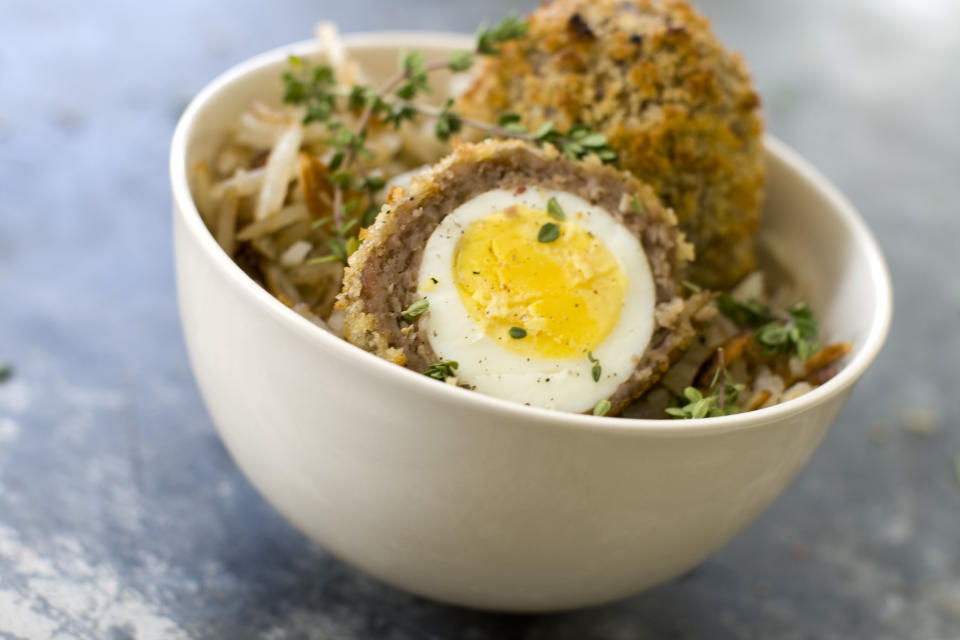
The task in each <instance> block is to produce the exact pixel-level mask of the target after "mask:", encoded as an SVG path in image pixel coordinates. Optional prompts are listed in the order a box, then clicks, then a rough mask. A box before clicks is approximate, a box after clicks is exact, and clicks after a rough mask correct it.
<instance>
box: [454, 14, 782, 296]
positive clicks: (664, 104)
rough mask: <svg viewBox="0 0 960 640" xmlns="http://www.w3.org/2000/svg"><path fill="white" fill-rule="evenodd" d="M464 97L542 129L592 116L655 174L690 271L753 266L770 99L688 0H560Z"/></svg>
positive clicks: (640, 170)
mask: <svg viewBox="0 0 960 640" xmlns="http://www.w3.org/2000/svg"><path fill="white" fill-rule="evenodd" d="M528 22H529V25H530V27H529V33H528V35H527V37H525V38H523V39H520V40H516V41H511V42H507V43H504V44H503V45H502V47H501V52H500V54H499V55H498V56H493V57H489V58H487V59H486V60H485V62H484V65H483V66H482V67H481V68H480V70H479V73H478V76H477V78H476V80H475V82H474V84H473V85H472V87H471V88H470V89H469V90H468V91H467V92H466V93H465V94H464V95H463V96H461V97H460V99H459V104H458V109H459V111H460V112H461V113H463V114H464V115H466V116H469V117H473V118H477V119H483V120H495V119H496V118H497V116H498V115H499V114H502V113H504V112H513V113H517V114H519V115H520V116H521V118H522V121H523V123H524V124H525V125H526V126H527V127H528V128H529V129H530V130H534V129H536V128H537V127H538V126H540V125H541V124H543V123H544V122H547V121H553V123H554V125H555V126H556V127H557V128H558V129H560V130H567V129H569V128H570V127H571V126H572V125H574V124H577V123H583V124H586V125H588V126H590V127H591V128H592V129H593V130H595V131H597V132H600V133H603V134H604V135H606V136H607V139H608V141H609V142H610V145H611V146H612V147H613V148H614V149H616V150H617V152H618V154H619V160H618V165H619V166H620V168H622V169H626V170H628V171H630V172H631V173H633V174H634V175H636V176H637V177H638V178H640V179H641V180H643V181H644V182H646V183H647V184H650V185H651V186H652V187H653V188H654V190H655V191H656V192H657V194H658V195H659V197H660V199H661V200H662V201H663V203H664V204H665V205H666V206H668V207H671V208H672V209H673V210H674V211H675V212H676V214H677V217H678V218H679V220H680V227H681V229H683V230H684V232H685V233H686V235H687V238H688V239H690V240H691V241H692V242H693V244H694V245H695V247H696V251H697V258H696V262H695V264H694V266H693V272H692V274H691V277H692V279H693V280H694V281H696V282H697V283H698V284H701V285H705V286H710V287H723V286H727V285H730V284H733V283H735V282H736V281H737V280H738V279H740V278H741V277H742V276H743V275H745V274H746V273H747V272H749V271H750V270H752V269H753V268H754V266H755V260H756V256H755V252H754V248H753V233H754V231H755V230H756V228H757V225H758V221H759V215H760V209H761V205H762V199H763V187H764V179H765V170H764V151H763V142H762V136H763V122H762V119H761V117H760V100H759V97H758V96H757V93H756V92H755V91H754V88H753V86H752V83H751V80H750V76H749V74H748V71H747V68H746V65H745V64H744V62H743V60H742V59H741V58H740V56H738V55H737V54H735V53H732V52H730V51H728V50H727V49H725V48H724V47H723V46H722V45H721V44H720V42H719V41H718V40H717V39H716V37H715V36H714V34H713V32H712V30H711V28H710V23H709V21H708V20H707V19H706V18H705V17H704V16H703V15H701V14H700V13H698V12H697V11H696V10H695V9H694V8H693V7H692V6H691V5H690V4H689V3H688V2H686V1H684V0H663V1H655V0H555V1H554V2H550V3H547V4H544V5H542V6H541V7H540V8H539V9H537V10H536V11H534V12H533V13H532V14H531V15H530V17H529V20H528Z"/></svg>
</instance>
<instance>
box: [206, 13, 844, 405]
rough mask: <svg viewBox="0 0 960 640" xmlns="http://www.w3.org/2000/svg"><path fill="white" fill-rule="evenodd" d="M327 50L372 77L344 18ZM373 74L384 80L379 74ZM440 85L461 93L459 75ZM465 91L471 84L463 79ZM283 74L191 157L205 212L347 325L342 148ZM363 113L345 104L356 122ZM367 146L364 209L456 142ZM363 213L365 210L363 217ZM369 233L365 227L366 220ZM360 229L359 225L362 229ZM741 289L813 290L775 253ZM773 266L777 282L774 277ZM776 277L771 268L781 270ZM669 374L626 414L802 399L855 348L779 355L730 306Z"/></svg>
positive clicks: (286, 287) (299, 302)
mask: <svg viewBox="0 0 960 640" xmlns="http://www.w3.org/2000/svg"><path fill="white" fill-rule="evenodd" d="M317 37H318V39H319V41H320V43H321V57H320V58H319V59H318V60H315V61H317V62H319V61H324V62H326V63H327V64H329V65H330V66H331V67H333V69H334V71H335V73H336V75H337V78H338V80H339V82H340V83H341V84H343V85H344V86H345V87H349V86H351V85H353V84H355V83H369V82H370V80H371V79H370V78H368V77H367V74H366V73H365V71H364V69H363V68H362V67H361V66H360V65H358V64H357V63H356V62H355V61H353V60H351V59H350V57H349V56H348V55H347V51H346V48H345V47H344V45H343V42H342V41H341V39H340V37H339V35H338V34H337V30H336V28H335V27H334V26H333V25H330V24H321V25H320V26H318V28H317ZM374 80H378V79H377V78H374ZM448 82H449V83H450V84H448V85H447V86H446V87H444V86H442V83H441V86H437V85H435V87H434V88H435V89H439V91H437V93H438V94H440V95H442V94H444V92H446V93H448V94H449V93H453V92H454V91H455V90H456V89H455V85H454V84H453V83H455V82H457V80H456V79H454V80H448ZM460 89H462V87H460ZM279 93H280V80H279V78H278V85H277V94H278V95H277V96H276V101H275V102H272V103H269V104H268V103H267V102H263V101H255V102H253V103H251V104H250V105H249V106H248V108H247V109H246V110H244V111H243V112H242V113H241V114H240V115H239V117H238V118H237V119H236V122H235V124H234V126H233V128H232V129H231V130H230V131H229V134H228V135H227V137H226V139H225V140H224V141H223V143H222V144H221V145H220V147H219V148H218V149H216V150H215V152H214V153H213V154H212V157H210V158H208V160H207V161H204V162H199V163H198V164H196V165H195V166H194V167H192V174H191V181H192V184H191V187H192V191H193V196H194V201H195V203H196V205H197V209H198V211H199V213H200V216H201V218H202V219H203V221H204V223H205V224H206V226H207V228H208V229H209V230H210V233H211V235H212V236H213V237H214V238H215V240H216V241H217V243H218V244H219V245H220V247H221V248H222V249H223V251H224V252H226V253H227V254H228V255H230V256H231V257H232V258H233V259H234V261H235V262H236V263H237V264H238V265H239V266H240V267H241V268H242V269H243V270H244V271H245V272H246V273H247V274H248V275H249V276H250V277H251V278H253V279H254V280H256V281H257V282H258V283H259V284H260V285H261V286H263V287H264V288H265V289H267V290H268V291H269V292H270V293H271V294H272V295H274V296H275V297H276V298H277V299H278V300H280V301H281V302H282V303H283V304H285V305H287V306H288V307H290V308H291V309H292V310H293V311H295V312H296V313H298V314H300V315H301V316H303V317H304V318H306V319H308V320H309V321H311V322H313V323H314V324H316V325H318V326H319V327H322V328H323V329H325V330H328V331H332V332H333V333H334V334H336V335H339V333H340V329H341V326H340V325H341V323H342V318H341V317H338V314H339V313H340V312H337V311H334V309H333V306H334V300H335V298H336V296H337V293H338V292H339V291H340V287H341V282H342V278H343V269H344V264H343V256H340V255H338V254H336V252H335V251H334V250H332V249H331V242H332V240H333V238H334V237H335V234H336V230H335V229H334V225H333V223H332V221H331V213H332V210H333V204H334V203H333V201H334V187H333V184H332V183H331V171H330V170H329V169H328V166H329V164H330V161H331V158H332V156H333V154H334V150H332V149H330V148H328V147H327V146H326V144H325V139H326V137H327V133H326V130H325V128H324V127H323V125H319V124H316V123H311V124H303V119H304V112H303V110H302V108H300V107H292V106H289V105H281V104H280V102H279ZM357 116H358V114H351V113H344V114H343V118H342V119H343V122H344V124H345V125H346V126H348V127H351V126H353V125H354V124H355V123H356V118H357ZM365 145H366V146H367V147H368V148H369V149H370V150H371V151H372V154H371V155H372V157H368V158H366V159H365V160H364V161H363V162H362V163H360V164H361V169H362V171H363V172H364V173H365V175H367V176H376V177H380V178H382V179H383V180H384V182H385V184H386V186H385V187H384V188H383V189H381V191H380V192H379V193H378V194H376V200H375V201H374V199H373V198H371V196H370V195H369V194H367V193H366V192H352V191H350V189H346V190H344V195H343V197H344V202H348V203H351V209H352V210H356V211H364V210H366V209H368V208H371V207H377V206H379V203H380V202H382V201H383V200H385V199H386V191H387V190H388V189H390V188H391V182H390V181H391V179H393V178H398V179H402V178H403V177H404V176H403V174H408V173H409V172H412V171H414V170H416V169H418V168H420V167H422V166H423V165H424V164H429V163H433V162H436V161H437V160H439V159H440V158H441V157H443V155H445V154H446V152H447V151H448V150H449V149H448V147H447V146H446V145H445V144H443V143H440V142H439V141H438V140H437V139H436V138H435V136H433V134H432V128H431V123H430V122H421V121H417V120H415V121H414V122H412V123H411V122H407V123H404V124H403V125H402V126H401V127H400V128H399V130H394V129H393V128H392V127H387V126H384V125H383V124H382V123H380V122H377V121H375V120H374V121H373V122H372V123H371V126H370V129H369V132H368V137H367V139H366V141H365ZM353 217H354V218H355V219H356V220H355V222H354V224H356V223H358V222H359V214H356V215H354V216H353ZM359 231H360V233H359V240H360V241H362V240H363V237H364V232H363V230H362V229H360V230H359ZM353 233H354V234H355V235H356V234H357V229H356V228H355V229H354V230H353ZM354 248H355V247H354ZM762 267H763V268H761V269H760V270H758V271H755V272H753V273H752V274H750V275H749V276H747V277H746V278H744V279H743V280H742V281H741V283H740V284H739V285H738V286H737V287H736V288H735V289H734V290H733V291H731V292H730V294H731V295H732V296H733V297H735V298H739V299H742V300H748V299H752V300H760V301H762V302H764V303H766V304H768V305H770V306H771V308H774V309H781V310H783V309H787V308H789V306H790V304H791V303H793V302H796V301H798V300H801V299H802V295H801V294H802V293H803V292H802V291H801V290H799V288H798V287H796V286H795V285H794V283H791V282H789V281H781V280H783V278H782V277H781V276H782V274H784V273H787V272H786V271H785V270H784V269H783V268H782V267H781V266H779V265H777V264H775V263H773V262H771V261H768V264H766V265H762ZM770 276H773V277H776V278H777V281H776V282H767V281H766V280H767V278H768V277H770ZM770 279H771V280H772V278H770ZM714 315H715V317H714V320H712V321H711V322H710V323H709V324H708V325H707V328H706V330H705V331H704V333H703V335H701V336H699V339H698V340H695V341H694V344H693V345H692V346H691V347H690V348H689V349H688V350H687V352H686V353H685V355H684V356H683V357H682V358H681V359H680V360H679V361H678V362H677V363H676V364H675V365H674V366H673V367H672V368H671V369H670V370H669V371H667V373H666V374H665V375H664V377H663V378H662V380H661V382H660V383H659V384H658V385H657V386H656V387H654V388H653V389H652V390H650V391H649V392H647V393H646V394H645V395H644V396H643V397H642V398H641V399H640V400H638V401H637V402H635V403H634V404H633V405H632V406H631V407H629V408H628V409H627V411H626V412H625V413H624V415H625V416H627V417H638V418H667V417H669V416H667V414H666V413H665V411H664V410H665V409H666V408H667V407H669V406H675V405H676V403H677V399H678V398H680V397H682V396H683V393H684V390H685V389H686V388H687V387H695V388H697V389H699V390H700V391H701V392H704V393H708V392H709V391H711V389H713V388H715V387H716V384H717V380H718V379H722V380H723V382H724V383H725V382H729V383H730V384H734V385H737V386H738V390H739V393H738V395H737V398H736V399H735V402H736V409H737V410H739V411H753V410H755V409H760V408H763V407H769V406H772V405H774V404H777V403H779V402H783V401H785V400H788V399H791V398H794V397H797V396H799V395H802V394H803V393H806V392H808V391H810V390H811V389H813V388H815V387H816V386H818V385H820V384H823V383H824V382H826V381H827V380H829V379H830V378H832V377H833V376H834V375H836V374H837V372H838V371H839V369H840V368H841V366H842V365H841V361H842V359H843V358H844V357H845V356H846V355H847V354H848V353H849V352H850V351H851V349H852V348H853V347H852V345H851V344H850V343H849V342H837V343H831V344H827V345H826V346H824V347H822V348H820V349H818V350H816V351H815V352H814V353H813V355H811V356H810V357H809V358H807V360H806V361H800V360H799V359H798V358H796V357H795V356H794V357H788V356H785V355H783V354H771V353H769V352H767V351H766V350H765V349H764V348H763V346H762V345H760V344H759V343H758V342H757V340H756V339H755V336H754V333H753V332H752V331H750V330H745V329H744V328H742V327H739V326H737V325H736V324H735V323H734V322H732V321H731V320H729V319H728V318H726V317H724V316H723V315H722V314H720V313H715V314H714Z"/></svg>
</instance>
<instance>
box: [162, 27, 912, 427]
mask: <svg viewBox="0 0 960 640" xmlns="http://www.w3.org/2000/svg"><path fill="white" fill-rule="evenodd" d="M343 42H344V44H345V45H346V46H347V47H355V48H372V47H382V46H392V47H396V48H398V49H401V50H402V49H405V48H411V49H412V48H418V47H425V46H427V47H430V46H433V47H448V48H451V49H456V48H469V47H470V46H471V43H472V36H470V35H467V34H461V33H454V32H445V31H367V32H356V33H349V34H344V35H343ZM317 48H318V43H317V41H316V40H304V41H300V42H295V43H291V44H287V45H283V46H280V47H277V48H274V49H272V50H269V51H266V52H264V53H261V54H259V55H256V56H254V57H252V58H249V59H247V60H245V61H243V62H240V63H238V64H236V65H234V66H233V67H231V68H230V69H228V70H227V71H224V72H223V73H221V74H220V75H218V76H217V77H216V78H214V79H213V80H212V81H211V82H210V83H208V84H207V85H206V86H205V87H204V88H203V89H202V90H201V91H200V92H199V93H198V94H197V95H196V97H194V99H193V100H192V101H191V102H190V104H189V105H188V106H187V108H186V109H185V110H184V112H183V114H182V115H181V117H180V119H179V121H178V123H177V126H176V130H175V131H174V135H173V139H172V142H171V146H170V165H169V167H170V181H171V188H172V192H173V204H174V207H173V210H174V216H179V218H180V219H181V221H182V222H183V226H184V228H185V229H186V230H187V232H188V233H190V234H191V235H192V236H193V237H194V239H195V240H196V241H197V244H198V246H199V247H201V248H202V250H203V252H204V253H205V254H206V255H207V257H208V258H209V259H210V262H211V264H212V265H213V266H214V268H216V269H218V270H219V271H220V272H221V274H222V275H223V276H225V277H226V278H227V279H228V280H229V281H230V282H231V283H232V284H233V285H234V286H235V287H236V288H237V289H238V290H239V291H242V292H243V295H246V296H247V297H249V299H250V300H251V301H253V302H254V304H256V305H257V306H259V307H260V308H261V309H262V310H263V311H264V312H266V313H268V314H269V315H270V316H272V317H273V318H274V320H275V321H276V322H277V323H279V324H280V325H282V326H283V327H284V328H286V329H287V330H289V331H292V332H294V333H296V334H297V335H298V336H300V337H301V338H302V339H304V340H307V341H308V342H310V343H312V344H314V345H316V346H318V347H320V348H322V349H324V350H328V351H334V352H339V354H340V355H341V356H342V357H344V358H348V359H354V361H355V362H356V366H358V367H361V368H365V369H366V370H367V372H368V373H370V374H377V375H376V377H378V378H379V377H381V376H384V377H386V378H391V377H392V378H393V379H394V380H395V383H396V384H400V385H406V386H408V387H409V388H411V390H413V389H417V390H418V391H420V392H422V393H425V394H427V395H429V394H431V393H433V394H440V395H439V396H438V397H440V398H444V399H445V400H447V401H449V402H462V403H464V404H465V405H466V406H467V407H471V408H474V409H476V410H480V411H485V412H487V413H489V414H490V416H491V418H498V417H502V418H507V419H511V423H541V424H547V425H548V426H550V427H551V428H570V429H573V430H581V431H590V432H598V431H602V432H607V433H619V434H635V435H646V436H651V435H655V436H662V437H686V436H697V435H718V434H721V433H726V432H730V431H739V430H741V429H749V428H757V427H762V426H764V425H769V424H772V423H776V422H780V421H781V420H783V419H786V418H789V417H791V416H794V415H797V414H799V413H802V412H805V411H809V410H811V409H813V408H815V407H816V406H817V405H821V404H824V403H826V402H827V401H829V400H830V399H832V398H834V397H835V396H837V395H839V394H841V393H843V392H844V391H846V390H847V389H848V388H850V387H851V386H852V385H853V384H854V383H855V382H856V381H857V380H858V379H859V378H860V377H861V376H862V375H863V373H864V372H865V371H866V370H867V368H868V367H869V366H870V364H871V363H872V362H873V361H874V359H876V357H877V355H878V353H879V352H880V349H881V348H882V347H883V344H884V342H885V340H886V337H887V334H888V333H889V330H890V323H891V316H892V310H893V291H892V286H891V281H890V275H889V271H888V269H887V266H886V263H885V261H884V258H883V255H882V253H881V251H880V248H879V245H878V244H877V241H876V240H875V238H874V237H873V234H872V233H871V232H870V230H869V228H868V227H867V225H866V223H865V222H864V221H863V219H862V218H861V217H860V215H859V214H858V213H857V211H856V209H855V208H854V207H853V205H852V204H851V203H850V201H849V200H848V199H847V198H846V197H845V196H844V195H843V194H842V193H841V192H840V191H839V189H837V188H836V187H835V186H834V185H833V184H832V183H831V182H830V181H829V180H827V178H826V177H825V176H824V175H823V174H821V173H820V172H819V171H818V170H817V169H816V168H814V167H813V166H812V165H811V164H810V163H808V162H807V161H806V160H804V159H803V158H802V157H801V156H800V155H799V154H798V153H797V152H796V151H794V150H793V149H791V148H790V147H789V146H787V145H786V144H784V143H783V142H781V141H779V140H778V139H776V138H774V137H773V136H771V135H769V134H767V135H765V137H764V147H765V150H766V153H767V154H768V155H772V156H774V157H775V158H776V159H777V160H778V161H780V162H782V163H783V164H785V165H786V166H787V168H788V169H789V170H790V171H792V172H793V173H795V174H798V175H799V177H800V178H801V179H802V180H803V181H805V182H806V183H808V184H809V185H810V186H811V187H812V188H813V189H814V190H816V191H818V192H819V193H820V194H821V195H822V196H824V197H825V198H826V199H827V200H828V201H829V202H830V203H831V205H832V207H833V209H834V211H835V212H836V214H837V215H838V216H839V217H840V218H841V221H842V222H843V223H844V224H845V225H846V226H847V227H848V228H849V229H850V230H851V233H852V235H853V237H854V239H855V242H856V243H857V244H858V245H860V246H861V248H862V251H863V252H864V254H865V257H866V260H867V262H868V265H869V273H870V286H871V287H872V288H873V289H874V292H875V297H876V305H875V307H874V308H873V309H872V321H871V324H870V328H869V330H868V332H867V334H866V337H865V338H864V340H863V343H862V345H861V347H860V349H859V350H858V351H857V352H856V354H855V355H854V357H853V358H852V359H851V360H850V361H849V362H848V363H847V364H846V365H845V366H844V367H843V369H841V370H840V372H839V373H838V374H837V375H836V376H834V377H833V378H831V379H830V380H828V381H827V382H826V383H824V384H822V385H820V386H819V387H817V388H815V389H813V390H812V391H809V392H808V393H805V394H804V395H802V396H800V397H798V398H794V399H792V400H788V401H786V402H783V403H780V404H777V405H774V406H772V407H767V408H764V409H757V410H755V411H750V412H747V413H741V414H735V415H731V416H722V417H715V418H699V419H688V420H682V421H681V420H655V419H641V418H623V417H597V416H593V415H585V414H576V413H566V412H561V411H554V410H550V409H542V408H538V407H529V406H525V405H522V404H518V403H515V402H511V401H508V400H503V399H500V398H495V397H492V396H486V395H483V394H480V393H476V392H473V391H468V390H466V389H461V388H459V387H456V386H453V385H445V384H437V382H436V381H435V380H432V379H429V378H427V377H425V376H423V375H420V374H418V373H416V372H414V371H412V370H410V369H406V368H405V367H399V366H397V365H395V364H393V363H390V362H387V361H386V360H383V359H381V358H379V357H377V356H375V355H374V354H372V353H369V352H367V351H364V350H363V349H360V348H359V347H356V346H354V345H352V344H350V343H349V342H347V341H346V340H344V339H342V338H339V337H337V336H335V335H333V334H332V333H329V332H327V331H325V330H324V329H323V328H321V327H318V326H317V325H315V324H313V323H312V322H310V321H309V320H307V319H306V318H304V317H302V316H301V315H300V314H298V313H296V312H295V311H293V310H292V309H290V308H288V307H287V306H286V305H284V304H283V303H282V302H280V301H279V300H277V299H276V298H275V297H273V295H271V294H270V293H269V292H268V291H266V290H265V289H263V288H262V287H261V286H260V285H259V284H257V283H256V282H255V281H254V280H253V279H252V278H250V277H249V276H247V274H246V273H244V272H243V270H242V269H241V268H240V267H239V266H237V264H236V263H235V262H234V261H233V260H232V259H231V258H230V257H229V256H228V255H227V254H226V253H224V252H223V250H222V249H221V248H220V245H219V244H218V243H217V242H216V240H215V239H214V237H213V235H212V234H211V233H210V232H209V231H208V230H207V228H206V225H204V223H203V221H202V219H201V217H200V213H199V211H198V210H197V207H196V204H195V202H194V200H193V197H192V194H191V192H190V186H189V185H190V181H189V176H188V173H187V154H188V151H189V146H190V143H191V142H192V140H193V139H194V137H195V135H196V132H195V131H194V129H195V125H196V119H197V116H198V115H199V114H200V113H201V111H202V110H203V108H204V107H205V106H206V105H207V104H208V103H209V102H211V101H212V100H213V99H214V98H215V97H216V96H217V95H218V94H219V93H220V91H221V90H223V89H224V88H226V87H228V86H230V85H232V84H234V83H237V82H242V81H243V79H244V78H245V77H246V76H248V75H249V74H251V73H253V72H257V71H260V70H262V69H264V68H265V67H269V66H272V65H276V64H278V63H280V62H282V61H283V60H285V59H286V58H287V57H288V56H290V55H291V54H293V55H302V56H306V57H309V56H310V55H315V54H317V53H318V51H317ZM418 385H419V386H418ZM423 385H426V386H423Z"/></svg>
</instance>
